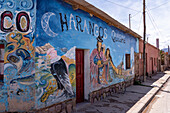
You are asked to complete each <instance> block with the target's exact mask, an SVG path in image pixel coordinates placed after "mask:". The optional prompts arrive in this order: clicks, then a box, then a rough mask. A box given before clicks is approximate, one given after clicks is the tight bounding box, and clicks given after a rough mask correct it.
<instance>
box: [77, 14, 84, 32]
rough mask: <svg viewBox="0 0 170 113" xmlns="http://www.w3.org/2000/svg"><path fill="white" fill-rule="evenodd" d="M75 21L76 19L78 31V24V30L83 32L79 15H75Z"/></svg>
mask: <svg viewBox="0 0 170 113" xmlns="http://www.w3.org/2000/svg"><path fill="white" fill-rule="evenodd" d="M76 21H77V30H78V31H79V26H80V31H81V32H83V30H82V29H81V18H80V17H79V16H76Z"/></svg>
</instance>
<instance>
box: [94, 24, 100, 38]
mask: <svg viewBox="0 0 170 113" xmlns="http://www.w3.org/2000/svg"><path fill="white" fill-rule="evenodd" d="M94 31H95V32H94V36H96V37H98V36H99V27H98V25H97V24H94Z"/></svg>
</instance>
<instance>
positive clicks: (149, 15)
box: [147, 8, 161, 37]
mask: <svg viewBox="0 0 170 113" xmlns="http://www.w3.org/2000/svg"><path fill="white" fill-rule="evenodd" d="M147 9H148V8H147ZM147 14H148V17H149V19H150V21H151V23H152V25H153V27H154V29H155V31H156V32H158V33H159V35H160V37H161V32H160V31H159V29H158V27H157V24H156V23H155V20H154V18H153V17H152V15H151V13H150V12H149V11H147Z"/></svg>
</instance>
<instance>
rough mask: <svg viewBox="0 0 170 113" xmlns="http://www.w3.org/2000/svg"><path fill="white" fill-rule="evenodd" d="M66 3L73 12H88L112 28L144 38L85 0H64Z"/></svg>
mask: <svg viewBox="0 0 170 113" xmlns="http://www.w3.org/2000/svg"><path fill="white" fill-rule="evenodd" d="M63 1H64V2H66V3H68V4H70V5H72V7H73V10H77V9H81V10H83V11H85V12H88V13H89V14H90V15H94V16H96V17H98V18H100V19H101V20H103V21H105V22H106V23H107V24H108V25H110V26H115V27H116V28H118V29H120V30H122V31H124V32H125V33H128V34H130V35H132V36H134V37H135V38H138V39H140V38H142V37H141V36H140V35H139V34H137V33H136V32H134V31H132V30H131V29H129V28H127V27H126V26H125V25H123V24H121V23H120V22H118V21H117V20H115V19H114V18H112V17H111V16H109V15H108V14H106V13H105V12H103V11H101V10H100V9H98V8H96V7H95V6H93V5H91V4H90V3H88V2H86V1H85V0H63Z"/></svg>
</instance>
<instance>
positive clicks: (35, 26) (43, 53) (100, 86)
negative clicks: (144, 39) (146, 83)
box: [0, 0, 157, 112]
mask: <svg viewBox="0 0 170 113" xmlns="http://www.w3.org/2000/svg"><path fill="white" fill-rule="evenodd" d="M1 5H2V7H0V14H1V31H0V52H1V57H0V58H1V59H0V66H1V71H0V72H1V76H0V79H1V82H0V111H2V112H4V111H8V112H15V111H19V112H23V111H31V110H41V109H46V108H48V107H50V106H53V105H58V106H57V107H58V109H59V111H61V110H62V109H66V111H68V109H72V108H73V106H74V105H75V103H79V102H83V101H85V100H88V101H91V102H95V101H97V100H100V99H102V98H104V97H105V96H107V95H109V94H110V93H111V92H116V91H118V90H120V89H121V88H122V87H125V86H124V85H127V84H125V82H127V81H130V82H133V79H134V60H135V58H134V54H135V53H138V52H139V50H138V47H139V44H140V43H139V38H140V36H139V35H137V34H136V33H134V32H133V31H131V30H130V29H128V28H126V27H125V26H123V25H122V24H120V23H119V22H117V21H116V20H114V19H112V18H111V17H109V16H108V15H106V14H105V13H104V12H102V11H100V10H99V9H97V8H95V7H93V6H92V5H90V4H88V3H87V2H85V1H84V0H80V1H76V0H73V1H69V0H66V1H62V0H48V1H47V0H23V1H20V0H16V1H12V0H9V1H2V2H1ZM88 5H89V7H87V6H88ZM148 57H149V58H150V57H151V56H148ZM149 60H150V59H149ZM152 60H154V61H155V62H156V60H157V59H156V58H155V57H154V58H152ZM155 65H157V63H154V65H153V69H150V68H148V71H147V72H148V73H150V72H152V71H156V69H157V68H156V67H155ZM63 103H64V104H63ZM63 106H66V107H63ZM55 108H56V107H55Z"/></svg>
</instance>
